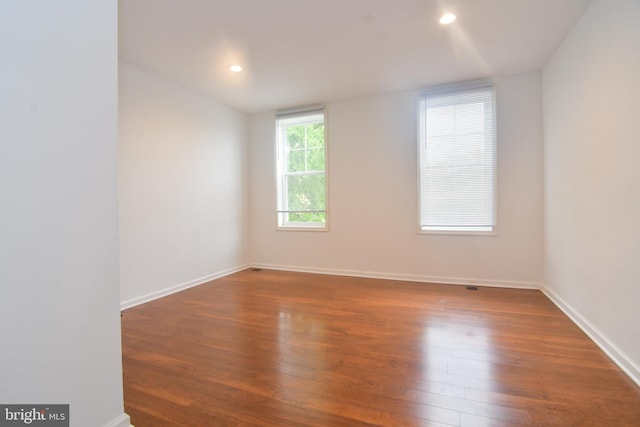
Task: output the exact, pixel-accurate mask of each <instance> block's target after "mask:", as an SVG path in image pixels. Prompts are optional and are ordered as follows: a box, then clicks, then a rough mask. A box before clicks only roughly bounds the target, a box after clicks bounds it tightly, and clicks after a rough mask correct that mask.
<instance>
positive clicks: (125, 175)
mask: <svg viewBox="0 0 640 427" xmlns="http://www.w3.org/2000/svg"><path fill="white" fill-rule="evenodd" d="M119 83H120V88H119V89H120V90H119V93H120V105H119V107H120V108H119V120H120V122H119V147H118V148H119V169H120V172H119V179H120V192H119V200H120V265H121V268H120V271H121V275H120V279H121V301H122V302H123V306H130V305H132V304H136V303H140V302H142V301H146V300H147V299H149V298H153V297H157V296H159V295H162V294H165V293H166V292H167V291H168V290H169V291H170V290H178V289H181V288H184V287H185V286H189V285H192V284H195V283H199V282H201V281H203V280H207V279H212V278H214V277H217V276H218V275H221V274H225V273H228V272H231V271H234V270H235V269H238V268H242V267H243V266H245V265H246V263H247V262H248V247H247V245H248V229H247V224H248V214H247V211H248V196H247V194H248V190H247V179H248V178H247V165H246V162H247V153H246V149H247V126H248V120H247V117H246V116H245V115H243V114H240V113H238V112H236V111H234V110H232V109H230V108H228V107H225V106H223V105H222V104H219V103H218V102H216V101H213V100H211V99H208V98H205V97H203V96H201V95H198V94H196V93H194V92H191V91H189V90H187V89H183V88H181V87H179V86H177V85H175V84H174V83H171V82H168V81H166V80H163V79H161V78H160V77H157V76H155V75H153V74H149V73H146V72H144V71H142V70H139V69H137V68H135V67H133V66H131V65H128V64H120V82H119Z"/></svg>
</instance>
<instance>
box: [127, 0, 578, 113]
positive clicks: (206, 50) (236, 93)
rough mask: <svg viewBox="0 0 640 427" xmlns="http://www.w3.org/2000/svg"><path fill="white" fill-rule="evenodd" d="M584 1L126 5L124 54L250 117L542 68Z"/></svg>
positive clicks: (163, 1) (248, 0)
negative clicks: (446, 21)
mask: <svg viewBox="0 0 640 427" xmlns="http://www.w3.org/2000/svg"><path fill="white" fill-rule="evenodd" d="M588 3H589V0H322V1H318V0H120V16H119V25H120V28H119V31H120V45H119V56H120V59H121V60H122V61H124V62H127V63H129V64H132V65H134V66H137V67H139V68H141V69H143V70H146V71H149V72H152V73H155V74H157V75H160V76H162V77H164V78H166V79H169V80H172V81H174V82H176V83H178V84H180V85H182V86H185V87H188V88H191V89H194V90H196V91H198V92H201V93H204V94H206V95H208V96H210V97H212V98H214V99H216V100H218V101H220V102H222V103H224V104H227V105H229V106H231V107H234V108H236V109H238V110H240V111H244V112H247V113H253V112H258V111H265V110H271V109H279V108H288V107H294V106H300V105H307V104H315V103H322V102H327V101H332V100H337V99H345V98H351V97H356V96H362V95H368V94H375V93H382V92H389V91H396V90H405V89H416V88H419V87H423V86H427V85H432V84H438V83H445V82H453V81H459V80H467V79H475V78H481V77H488V76H491V75H506V74H512V73H518V72H523V71H530V70H538V69H541V68H542V66H543V65H544V63H545V62H546V61H547V60H548V59H549V57H550V56H551V55H552V54H553V52H554V51H555V49H556V48H557V47H558V45H559V44H560V42H561V41H562V39H563V38H564V36H565V35H566V34H567V33H568V32H569V30H570V29H571V27H572V26H573V25H574V24H575V22H576V21H577V20H578V19H579V17H580V15H581V13H582V12H583V11H584V9H585V8H586V6H587V5H588ZM445 11H453V12H454V13H455V14H456V15H457V16H458V20H457V21H456V22H454V23H453V24H451V25H450V26H442V25H440V24H439V23H438V19H439V17H440V15H441V14H442V13H443V12H445ZM234 63H238V64H241V65H242V66H243V67H244V71H243V72H242V73H240V74H234V73H231V72H230V71H229V69H228V67H229V66H230V65H231V64H234Z"/></svg>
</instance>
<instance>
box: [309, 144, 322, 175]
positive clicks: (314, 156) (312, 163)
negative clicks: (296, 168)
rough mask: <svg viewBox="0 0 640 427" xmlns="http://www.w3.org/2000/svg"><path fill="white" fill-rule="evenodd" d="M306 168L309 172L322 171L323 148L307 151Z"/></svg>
mask: <svg viewBox="0 0 640 427" xmlns="http://www.w3.org/2000/svg"><path fill="white" fill-rule="evenodd" d="M307 166H308V170H309V171H323V170H324V147H320V148H312V149H309V150H307Z"/></svg>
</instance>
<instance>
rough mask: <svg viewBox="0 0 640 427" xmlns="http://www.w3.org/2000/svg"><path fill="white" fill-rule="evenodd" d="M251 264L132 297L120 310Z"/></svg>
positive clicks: (219, 276) (231, 272)
mask: <svg viewBox="0 0 640 427" xmlns="http://www.w3.org/2000/svg"><path fill="white" fill-rule="evenodd" d="M249 267H250V265H249V264H245V265H241V266H238V267H233V268H228V269H226V270H222V271H218V272H216V273H212V274H209V275H206V276H204V277H200V278H198V279H193V280H189V281H188V282H184V283H180V284H178V285H175V286H171V287H169V288H165V289H161V290H159V291H155V292H151V293H149V294H146V295H142V296H139V297H136V298H131V299H128V300H126V301H121V302H120V310H126V309H127V308H131V307H135V306H136V305H140V304H144V303H145V302H149V301H153V300H155V299H158V298H162V297H166V296H167V295H171V294H175V293H176V292H180V291H183V290H185V289H188V288H192V287H194V286H198V285H202V284H203V283H207V282H210V281H212V280H215V279H219V278H221V277H224V276H228V275H229V274H233V273H237V272H238V271H242V270H246V269H247V268H249Z"/></svg>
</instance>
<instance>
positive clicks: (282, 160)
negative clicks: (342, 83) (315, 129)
mask: <svg viewBox="0 0 640 427" xmlns="http://www.w3.org/2000/svg"><path fill="white" fill-rule="evenodd" d="M319 115H322V123H323V125H324V132H323V134H324V135H323V136H324V141H323V143H324V170H323V171H306V172H288V171H287V167H288V158H287V155H286V153H287V151H286V137H285V136H284V134H283V132H284V129H285V128H286V127H285V126H283V125H282V122H281V121H293V122H294V123H291V124H290V125H295V124H311V123H317V122H318V120H313V117H315V116H319ZM295 122H298V123H295ZM327 139H328V138H327V112H326V109H325V108H324V107H323V106H312V107H307V108H304V107H303V108H300V109H292V110H285V111H279V112H278V113H277V114H276V117H275V154H276V156H275V161H276V168H275V169H276V230H281V231H329V180H328V172H327V171H328V159H329V155H328V143H327ZM312 175H323V176H324V210H319V211H317V212H324V214H325V220H324V222H302V221H287V220H286V216H287V213H288V212H293V211H290V210H288V193H287V177H289V176H312ZM310 212H311V211H310Z"/></svg>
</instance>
